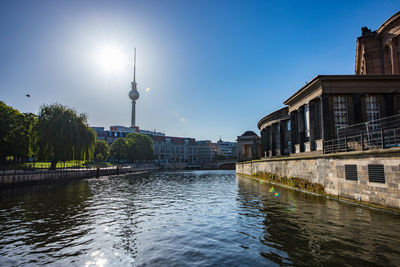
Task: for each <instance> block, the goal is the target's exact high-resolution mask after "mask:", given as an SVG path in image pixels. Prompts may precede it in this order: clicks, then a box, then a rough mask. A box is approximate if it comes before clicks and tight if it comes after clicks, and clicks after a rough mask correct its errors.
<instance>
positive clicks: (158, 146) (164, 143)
mask: <svg viewBox="0 0 400 267" xmlns="http://www.w3.org/2000/svg"><path fill="white" fill-rule="evenodd" d="M152 139H153V146H154V155H155V157H156V159H157V162H158V163H161V164H166V163H186V164H196V163H197V144H196V140H195V139H194V138H185V137H173V136H152Z"/></svg>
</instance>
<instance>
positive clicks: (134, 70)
mask: <svg viewBox="0 0 400 267" xmlns="http://www.w3.org/2000/svg"><path fill="white" fill-rule="evenodd" d="M133 83H136V47H135V49H134V56H133Z"/></svg>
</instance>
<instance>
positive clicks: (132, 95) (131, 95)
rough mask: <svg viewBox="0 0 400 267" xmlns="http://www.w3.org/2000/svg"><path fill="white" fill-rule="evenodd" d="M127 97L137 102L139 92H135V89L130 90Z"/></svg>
mask: <svg viewBox="0 0 400 267" xmlns="http://www.w3.org/2000/svg"><path fill="white" fill-rule="evenodd" d="M128 95H129V98H130V99H132V100H137V99H138V98H139V92H138V91H137V90H136V88H132V90H131V91H130V92H129V94H128Z"/></svg>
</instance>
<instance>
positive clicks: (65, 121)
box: [31, 103, 96, 169]
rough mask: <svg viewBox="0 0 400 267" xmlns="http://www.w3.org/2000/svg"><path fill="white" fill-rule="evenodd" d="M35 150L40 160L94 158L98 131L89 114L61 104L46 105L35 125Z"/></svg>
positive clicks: (33, 140) (33, 147)
mask: <svg viewBox="0 0 400 267" xmlns="http://www.w3.org/2000/svg"><path fill="white" fill-rule="evenodd" d="M31 132H32V137H33V138H32V142H31V146H32V151H33V152H34V155H35V157H36V158H37V159H39V160H51V161H52V164H51V167H50V168H51V169H54V168H55V166H56V164H57V161H67V160H92V158H93V153H94V148H95V142H96V133H95V132H94V130H93V129H92V128H90V127H89V126H88V123H87V117H86V115H85V114H77V112H76V111H75V110H73V109H71V108H69V107H67V106H63V105H61V104H58V103H56V104H53V105H43V106H41V108H40V111H39V115H38V119H37V121H35V123H34V124H33V126H32V129H31Z"/></svg>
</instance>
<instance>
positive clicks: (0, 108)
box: [0, 101, 36, 161]
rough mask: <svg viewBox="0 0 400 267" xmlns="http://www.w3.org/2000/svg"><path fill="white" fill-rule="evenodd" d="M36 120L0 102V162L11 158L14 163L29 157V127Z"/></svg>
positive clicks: (30, 115) (32, 115)
mask: <svg viewBox="0 0 400 267" xmlns="http://www.w3.org/2000/svg"><path fill="white" fill-rule="evenodd" d="M35 120H36V115H34V114H32V113H20V112H19V111H18V110H16V109H14V108H12V107H10V106H7V105H6V104H5V103H4V102H1V101H0V125H1V127H0V161H5V159H6V157H7V156H13V157H14V161H17V160H23V159H25V158H27V157H28V156H29V141H30V132H29V129H30V127H31V125H32V124H33V123H34V121H35Z"/></svg>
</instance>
